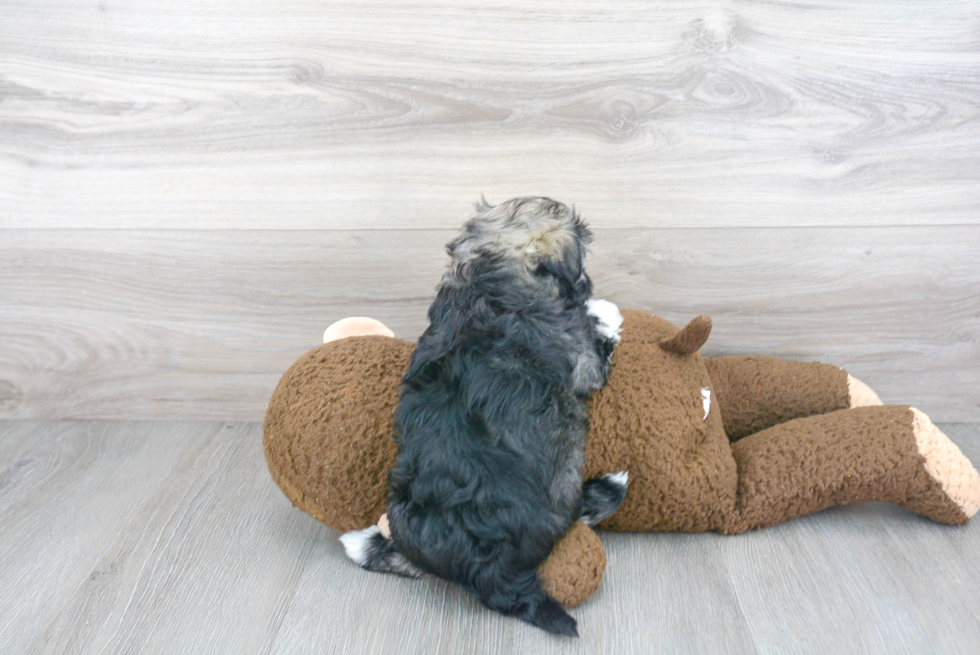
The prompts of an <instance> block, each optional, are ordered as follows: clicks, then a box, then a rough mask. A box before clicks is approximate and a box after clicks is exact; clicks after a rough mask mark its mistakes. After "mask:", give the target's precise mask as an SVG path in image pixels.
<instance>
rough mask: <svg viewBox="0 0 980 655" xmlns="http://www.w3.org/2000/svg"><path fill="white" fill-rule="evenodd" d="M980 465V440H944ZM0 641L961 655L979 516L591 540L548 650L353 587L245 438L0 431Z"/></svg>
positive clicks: (446, 609) (507, 622)
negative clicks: (571, 629)
mask: <svg viewBox="0 0 980 655" xmlns="http://www.w3.org/2000/svg"><path fill="white" fill-rule="evenodd" d="M941 427H942V428H943V429H944V430H945V431H946V433H947V434H949V435H950V437H951V438H952V439H953V440H954V441H956V442H957V443H958V444H959V445H960V447H961V448H962V449H963V451H964V452H965V453H966V454H967V456H968V457H970V458H971V459H972V460H973V461H974V462H980V424H945V425H942V426H941ZM0 528H2V529H0V580H2V587H3V593H2V594H0V645H2V646H3V649H4V650H5V651H6V652H30V653H65V652H72V653H91V652H106V653H124V652H144V653H154V652H167V653H210V652H235V653H307V652H309V653H313V652H316V653H393V652H394V653H461V652H465V653H531V652H533V653H578V652H582V653H617V655H619V654H629V653H788V652H792V653H827V652H836V653H866V652H867V653H888V654H889V655H892V654H897V653H968V652H976V650H977V648H978V645H980V584H978V579H980V561H978V559H977V552H980V522H974V523H971V524H969V525H967V526H965V527H955V528H954V527H948V526H941V525H937V524H933V523H930V522H928V521H926V520H924V519H921V518H919V517H918V516H916V515H914V514H911V513H908V512H905V511H904V510H901V509H898V508H896V507H892V506H887V505H877V504H854V505H851V506H848V507H842V508H834V509H831V510H827V511H824V512H821V513H819V514H816V515H813V516H809V517H804V518H801V519H797V520H795V521H790V522H788V523H785V524H783V525H779V526H775V527H773V528H769V529H765V530H760V531H757V532H752V533H748V534H745V535H741V536H737V537H725V536H721V535H715V534H693V535H690V534H617V533H609V532H605V533H602V538H603V542H604V544H605V547H606V550H607V554H608V558H609V566H608V568H607V570H606V577H605V580H604V583H603V586H602V588H601V589H600V591H599V592H598V593H597V594H596V595H595V596H594V597H593V598H591V599H590V600H589V601H587V602H586V603H585V604H583V605H581V606H580V607H578V608H576V609H574V610H573V611H572V612H573V614H574V615H575V616H576V618H577V619H578V620H579V627H580V632H581V634H582V637H581V638H580V639H577V640H572V639H557V638H553V637H551V636H549V635H546V634H544V633H542V632H540V631H538V630H536V629H534V628H531V627H530V626H526V625H524V624H521V623H519V622H517V621H514V620H512V619H505V618H503V617H500V616H498V615H495V614H492V613H490V612H489V611H487V610H485V609H484V608H482V607H481V606H480V605H479V604H477V603H476V602H475V601H473V600H472V599H471V598H469V597H468V596H466V595H465V594H464V593H462V592H461V591H460V590H459V589H458V588H456V587H455V586H453V585H449V584H447V583H445V582H442V581H438V580H404V579H401V578H397V577H394V576H385V575H377V574H369V573H366V572H363V571H361V570H360V569H358V568H357V567H355V566H354V565H353V564H351V563H350V562H349V561H347V560H346V559H345V557H344V555H343V551H342V548H341V546H340V544H339V542H338V541H337V536H338V534H337V533H336V532H334V531H332V530H330V529H328V528H325V527H323V526H322V525H320V524H319V523H317V522H316V521H314V520H313V519H312V518H310V517H308V516H307V515H305V514H303V513H301V512H299V511H298V510H296V509H294V508H292V507H291V505H290V504H289V502H288V501H287V500H286V499H285V497H284V496H283V495H282V494H281V493H280V492H279V491H278V489H277V488H276V487H275V486H274V485H273V483H272V481H271V479H270V477H269V475H268V472H267V471H266V469H265V462H264V459H263V457H262V451H261V425H260V424H258V423H216V422H134V421H125V422H84V421H82V422H78V421H28V420H21V421H2V422H0Z"/></svg>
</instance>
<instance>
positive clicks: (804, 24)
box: [0, 0, 980, 422]
mask: <svg viewBox="0 0 980 655" xmlns="http://www.w3.org/2000/svg"><path fill="white" fill-rule="evenodd" d="M481 194H485V195H486V197H487V198H488V199H489V200H491V201H500V200H504V199H506V198H508V197H512V196H517V195H527V194H534V195H549V196H552V197H555V198H557V199H560V200H563V201H565V202H568V203H574V204H575V206H576V207H577V208H578V209H579V210H580V212H581V213H582V214H583V215H584V216H585V217H586V218H587V219H588V220H589V222H590V223H591V225H592V226H593V228H594V231H595V232H596V239H595V243H594V249H593V257H592V259H591V263H590V270H591V273H592V275H593V277H594V278H595V280H596V286H597V292H598V294H600V295H603V296H605V297H608V298H609V299H611V300H613V301H615V302H618V303H620V304H621V305H622V306H624V307H633V308H639V309H645V310H648V311H652V312H655V313H659V314H661V315H664V316H666V317H667V318H670V319H672V320H675V322H683V321H686V320H687V319H688V318H690V317H691V316H693V315H695V314H698V313H704V312H707V313H710V314H712V316H713V317H714V319H715V332H714V334H713V336H712V338H711V340H710V341H709V342H708V345H707V346H706V348H705V352H708V353H727V352H734V353H760V354H772V355H777V356H782V357H787V358H792V359H802V360H820V361H825V362H832V363H836V364H838V365H841V366H844V367H845V368H847V369H848V370H849V371H851V372H852V373H854V374H855V375H857V376H858V377H861V378H863V379H865V381H867V382H868V383H869V384H871V386H872V387H874V388H875V389H876V390H878V391H879V393H880V395H881V396H882V398H883V399H884V400H885V401H886V402H894V403H912V404H915V405H916V406H918V407H920V408H921V409H923V410H924V411H926V412H927V413H929V414H930V415H932V416H933V418H934V419H935V420H938V421H947V422H949V421H973V422H975V421H978V420H980V2H976V1H972V2H970V1H967V2H953V1H951V0H910V1H909V2H902V3H895V2H886V1H881V2H873V1H872V2H860V3H858V2H849V1H847V0H838V1H829V0H828V1H824V0H820V1H817V2H811V3H797V2H748V1H734V0H732V1H724V2H697V1H695V0H683V1H681V2H646V1H642V2H641V1H628V0H612V1H609V2H603V3H595V2H584V1H582V0H552V1H543V2H534V3H531V2H525V3H516V2H488V1H486V0H479V1H477V0H468V1H458V0H452V1H450V0H445V1H443V2H400V1H396V0H381V1H376V2H356V1H354V0H348V1H346V2H341V1H336V0H320V1H315V0H280V1H277V2H272V0H235V1H234V2H232V1H231V0H220V1H218V2H208V3H191V2H186V1H184V0H167V1H165V0H152V1H151V0H131V1H127V2H118V3H117V2H115V1H114V0H102V1H97V0H86V1H84V2H82V1H80V0H57V1H55V0H6V1H5V2H3V3H2V5H0V417H35V418H37V417H40V418H207V419H260V418H261V417H262V415H263V413H264V409H265V404H266V402H267V400H268V397H269V394H270V393H271V391H272V389H273V387H274V385H275V383H276V381H277V379H278V377H279V375H280V374H281V373H282V371H284V370H285V368H286V367H288V366H289V364H290V363H291V362H292V361H293V360H294V359H295V358H296V357H298V356H299V355H300V354H301V353H302V352H304V351H305V350H306V349H308V348H310V347H313V346H315V345H316V344H317V343H318V340H319V336H320V334H321V332H322V330H323V328H324V327H325V326H326V325H327V324H329V323H330V322H332V321H333V320H336V319H337V318H341V317H343V316H346V315H351V314H367V315H373V316H376V317H378V318H380V319H382V320H384V321H385V322H387V323H388V324H389V325H391V326H392V327H393V328H394V329H395V331H396V333H398V335H399V336H402V337H405V338H409V339H414V338H415V337H417V336H418V334H419V333H420V332H421V330H422V329H423V327H424V315H425V310H426V307H427V305H428V303H429V301H430V299H431V296H432V290H433V287H434V285H435V283H436V282H437V280H438V277H439V275H440V274H441V271H442V269H443V267H444V265H445V255H444V253H443V244H444V243H445V242H446V241H447V240H448V239H449V237H450V235H451V233H452V229H453V228H455V227H457V226H458V225H459V224H460V223H461V222H462V220H464V219H465V218H466V216H467V214H468V212H469V211H470V208H471V206H472V203H473V202H474V201H475V200H477V199H478V198H479V197H480V195H481Z"/></svg>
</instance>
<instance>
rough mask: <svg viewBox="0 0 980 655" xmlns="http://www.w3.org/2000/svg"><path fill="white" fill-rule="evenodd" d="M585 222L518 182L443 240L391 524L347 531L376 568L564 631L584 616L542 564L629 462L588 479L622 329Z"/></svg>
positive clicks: (407, 409) (408, 385) (589, 519)
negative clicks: (593, 436)
mask: <svg viewBox="0 0 980 655" xmlns="http://www.w3.org/2000/svg"><path fill="white" fill-rule="evenodd" d="M590 239H591V235H590V233H589V230H588V229H587V228H586V226H585V224H584V223H583V222H582V221H581V220H580V218H579V217H578V215H576V214H575V213H574V212H572V211H570V210H569V209H568V208H567V207H566V206H565V205H563V204H561V203H558V202H555V201H553V200H550V199H547V198H518V199H514V200H511V201H508V202H505V203H503V204H500V205H497V206H494V207H491V206H489V205H487V204H486V203H485V202H484V203H482V204H480V205H477V214H476V216H474V217H473V218H472V219H471V220H469V221H468V222H467V223H466V224H465V225H464V226H463V229H462V231H461V232H460V234H459V236H458V237H457V238H456V239H455V240H453V241H452V242H450V243H449V244H448V246H447V249H448V251H449V254H450V256H451V257H452V262H451V264H450V267H449V270H448V271H447V272H446V274H445V276H444V277H443V279H442V282H441V283H440V284H439V286H438V289H437V295H436V299H435V302H433V304H432V307H431V308H430V309H429V322H430V325H429V327H428V329H427V330H426V331H425V333H424V334H423V335H422V337H421V338H420V339H419V343H418V347H417V348H416V350H415V353H414V355H413V357H412V361H411V365H410V366H409V369H408V372H407V373H406V374H405V377H404V379H403V384H402V389H401V400H400V402H399V405H398V408H397V410H396V412H395V428H396V433H397V434H396V438H397V440H398V446H399V453H398V457H397V460H396V462H395V465H394V467H393V468H392V470H391V477H390V490H389V497H388V517H389V520H390V525H391V534H392V539H391V540H390V541H389V540H386V539H385V538H384V537H383V536H382V535H381V534H380V530H379V529H378V528H377V526H373V527H371V528H368V529H367V530H363V531H360V532H354V533H348V534H347V535H344V537H342V540H343V541H344V545H345V547H346V549H347V552H348V555H350V556H351V557H352V558H353V559H354V560H355V561H357V562H358V563H359V564H361V565H362V566H364V567H365V568H368V569H370V570H375V571H390V572H394V573H399V574H402V575H417V574H419V573H420V572H426V573H431V574H434V575H438V576H440V577H443V578H446V579H449V580H453V581H456V582H458V583H460V584H462V585H463V586H464V587H465V588H466V589H468V590H469V591H471V592H472V593H473V594H474V595H476V597H477V598H479V599H480V601H481V602H483V603H484V604H485V605H487V606H488V607H490V608H492V609H495V610H497V611H500V612H502V613H504V614H507V615H512V616H517V617H519V618H521V619H523V620H525V621H528V622H530V623H532V624H534V625H537V626H539V627H541V628H543V629H545V630H548V631H549V632H553V633H556V634H570V635H574V634H577V632H576V626H575V620H574V619H573V618H572V617H571V616H569V615H568V614H567V613H566V612H565V610H564V609H562V607H561V606H560V605H559V604H558V603H557V602H556V601H555V600H554V599H552V598H550V597H548V596H547V595H546V594H545V593H544V592H543V591H542V589H541V587H540V584H539V581H538V578H537V575H536V570H537V568H538V565H540V564H541V562H543V561H544V560H545V558H547V557H548V555H549V553H550V552H551V549H552V546H553V545H554V543H555V541H556V540H558V539H559V538H560V537H561V536H562V535H563V534H564V533H565V532H566V531H567V530H568V528H569V527H570V526H571V524H572V522H573V521H576V520H582V521H584V522H586V523H588V524H590V525H594V524H595V523H598V522H599V521H600V520H602V519H603V518H606V517H607V516H609V515H611V514H612V513H613V512H615V510H616V509H617V508H618V507H619V505H620V503H621V502H622V500H623V497H624V496H625V493H626V476H625V474H622V473H620V474H613V475H606V476H603V477H601V478H596V479H594V480H590V481H588V482H586V483H585V485H584V486H583V483H582V464H583V453H584V445H585V436H586V429H587V423H586V419H587V417H586V408H585V402H584V401H585V398H586V397H587V396H588V395H589V394H590V393H592V392H593V391H595V390H597V389H599V388H601V387H602V386H603V385H604V384H605V381H606V376H607V374H608V372H609V358H610V356H611V355H612V351H613V347H614V346H615V344H616V343H618V338H619V337H618V329H619V323H620V322H621V321H622V318H621V317H620V316H619V312H618V310H617V309H616V307H615V305H613V304H612V303H608V302H606V301H590V300H589V297H590V295H591V292H592V283H591V281H590V279H589V277H588V275H586V273H585V270H584V262H585V255H586V249H587V245H588V243H589V241H590Z"/></svg>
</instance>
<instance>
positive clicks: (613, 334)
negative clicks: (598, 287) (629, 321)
mask: <svg viewBox="0 0 980 655" xmlns="http://www.w3.org/2000/svg"><path fill="white" fill-rule="evenodd" d="M586 307H587V309H588V312H589V316H594V317H595V318H596V320H597V321H598V324H597V325H596V329H597V330H598V331H599V333H600V334H602V336H604V337H605V338H607V339H609V340H610V341H612V342H613V343H615V344H618V343H619V341H620V336H619V333H620V331H621V330H622V329H623V315H622V314H620V313H619V307H617V306H616V305H615V303H611V302H609V301H608V300H603V299H601V298H593V299H591V300H589V301H587V302H586Z"/></svg>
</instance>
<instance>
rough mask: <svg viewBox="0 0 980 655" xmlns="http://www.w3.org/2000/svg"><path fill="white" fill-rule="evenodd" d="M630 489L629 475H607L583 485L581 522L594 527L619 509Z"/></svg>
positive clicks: (624, 473)
mask: <svg viewBox="0 0 980 655" xmlns="http://www.w3.org/2000/svg"><path fill="white" fill-rule="evenodd" d="M628 488H629V473H627V472H626V471H620V472H619V473H606V474H605V475H602V476H599V477H597V478H592V479H591V480H586V481H585V484H583V485H582V514H581V516H579V521H581V522H582V523H584V524H585V525H587V526H589V527H592V526H593V525H595V524H596V523H599V522H600V521H603V520H605V519H607V518H609V517H610V516H612V515H613V514H615V513H616V510H618V509H619V506H620V505H622V504H623V500H624V499H625V498H626V491H627V489H628Z"/></svg>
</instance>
